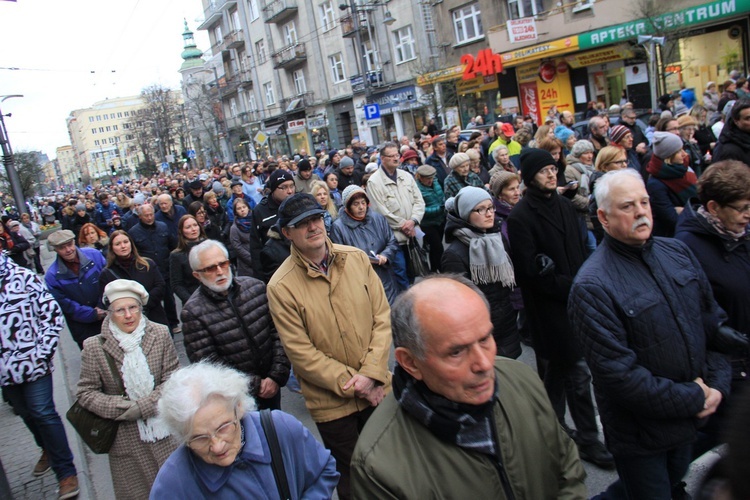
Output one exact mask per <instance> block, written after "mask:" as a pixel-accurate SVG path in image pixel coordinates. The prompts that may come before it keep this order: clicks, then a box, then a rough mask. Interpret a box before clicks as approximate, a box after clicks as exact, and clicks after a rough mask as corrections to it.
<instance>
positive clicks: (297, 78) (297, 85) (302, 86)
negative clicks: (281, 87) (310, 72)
mask: <svg viewBox="0 0 750 500" xmlns="http://www.w3.org/2000/svg"><path fill="white" fill-rule="evenodd" d="M292 79H294V90H295V91H296V92H297V95H300V94H304V93H305V92H307V84H306V83H305V73H304V72H303V71H302V70H301V69H298V70H297V71H295V72H294V73H292Z"/></svg>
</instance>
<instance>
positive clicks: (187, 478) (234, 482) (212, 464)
mask: <svg viewBox="0 0 750 500" xmlns="http://www.w3.org/2000/svg"><path fill="white" fill-rule="evenodd" d="M249 387H250V377H249V376H248V375H246V374H244V373H242V372H239V371H237V370H234V369H232V368H228V367H225V366H221V365H219V364H215V363H212V362H210V361H200V362H199V363H195V364H192V365H190V366H187V367H185V368H181V369H179V370H178V371H177V372H175V373H174V374H173V375H172V377H170V379H169V380H168V381H167V383H166V384H164V389H163V390H162V396H161V399H160V400H159V417H160V418H161V419H163V420H164V422H165V423H166V424H167V426H168V427H169V429H170V431H171V432H172V434H173V435H174V436H175V437H176V438H177V439H178V440H179V441H181V442H182V443H183V444H182V446H180V447H179V448H178V449H177V450H176V451H175V452H174V453H173V454H172V456H171V457H169V460H167V462H166V463H165V464H164V466H163V467H162V468H161V470H160V471H159V475H158V476H157V477H156V481H155V482H154V486H153V488H152V490H151V496H150V498H151V499H152V500H157V499H158V500H161V499H170V500H171V499H173V498H179V499H196V500H197V499H203V498H212V499H224V498H226V499H235V498H293V499H296V498H310V499H318V498H320V499H323V498H331V496H332V495H333V490H334V489H335V488H336V485H337V484H338V479H339V473H338V472H337V471H336V461H335V460H334V458H333V456H331V452H330V451H328V450H326V449H325V448H324V447H323V445H321V444H320V443H319V442H318V441H317V440H316V439H315V437H314V436H313V435H312V434H310V432H309V431H308V430H307V428H306V427H305V426H304V425H302V423H300V421H299V420H297V419H296V418H294V417H293V416H291V415H289V414H287V413H284V412H282V411H273V412H270V415H269V416H270V417H271V420H272V421H273V425H274V427H275V435H276V437H277V440H278V444H279V450H280V453H279V455H280V457H279V462H281V463H279V462H276V461H274V459H273V457H272V455H271V452H270V447H269V444H268V443H269V441H268V439H267V438H266V436H267V434H266V432H265V431H264V429H263V425H262V424H261V415H260V413H258V412H257V411H254V410H255V402H254V401H253V399H252V397H251V396H250V392H249ZM264 411H267V410H264ZM268 432H269V434H268V435H270V436H272V435H273V434H271V432H273V431H271V430H270V429H269V431H268ZM274 463H276V464H277V465H283V468H284V471H285V473H286V486H287V488H288V494H289V496H288V497H287V496H281V494H280V493H279V489H278V486H277V482H276V480H275V476H274V469H273V465H274Z"/></svg>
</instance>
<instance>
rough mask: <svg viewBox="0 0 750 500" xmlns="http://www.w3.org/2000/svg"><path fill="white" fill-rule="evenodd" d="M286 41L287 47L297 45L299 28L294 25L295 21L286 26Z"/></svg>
mask: <svg viewBox="0 0 750 500" xmlns="http://www.w3.org/2000/svg"><path fill="white" fill-rule="evenodd" d="M284 40H286V44H287V45H294V44H295V43H297V27H296V26H295V25H294V21H292V22H291V23H287V24H285V25H284Z"/></svg>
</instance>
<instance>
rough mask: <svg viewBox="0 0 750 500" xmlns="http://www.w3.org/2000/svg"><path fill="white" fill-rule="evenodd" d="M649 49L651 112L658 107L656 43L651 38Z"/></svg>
mask: <svg viewBox="0 0 750 500" xmlns="http://www.w3.org/2000/svg"><path fill="white" fill-rule="evenodd" d="M648 45H649V47H651V50H649V53H648V55H649V58H650V59H651V112H652V113H655V112H656V110H657V109H658V105H657V102H658V99H659V78H658V76H657V74H656V44H655V43H654V40H653V39H651V40H650V41H649V43H648Z"/></svg>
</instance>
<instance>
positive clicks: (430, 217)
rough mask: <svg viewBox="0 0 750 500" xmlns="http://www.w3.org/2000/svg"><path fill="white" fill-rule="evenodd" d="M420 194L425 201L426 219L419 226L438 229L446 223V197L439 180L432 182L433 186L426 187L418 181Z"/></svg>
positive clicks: (423, 218)
mask: <svg viewBox="0 0 750 500" xmlns="http://www.w3.org/2000/svg"><path fill="white" fill-rule="evenodd" d="M417 187H418V188H419V192H420V193H422V198H423V199H424V217H422V222H421V223H420V224H419V225H420V226H422V227H423V228H424V227H437V226H441V225H442V224H444V223H445V196H444V195H443V188H441V187H440V183H439V182H437V179H435V180H434V181H432V186H429V187H428V186H425V185H423V184H422V183H421V182H419V181H417Z"/></svg>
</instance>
